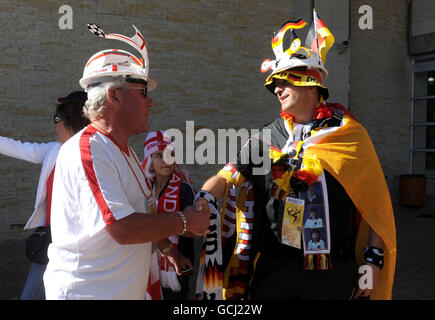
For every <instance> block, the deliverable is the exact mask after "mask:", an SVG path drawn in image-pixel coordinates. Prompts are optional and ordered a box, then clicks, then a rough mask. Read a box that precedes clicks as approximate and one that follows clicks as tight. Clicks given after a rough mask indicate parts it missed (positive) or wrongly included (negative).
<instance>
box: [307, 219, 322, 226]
mask: <svg viewBox="0 0 435 320" xmlns="http://www.w3.org/2000/svg"><path fill="white" fill-rule="evenodd" d="M304 228H323V220H322V218H318V219H308V220H307V221H306V222H305V226H304Z"/></svg>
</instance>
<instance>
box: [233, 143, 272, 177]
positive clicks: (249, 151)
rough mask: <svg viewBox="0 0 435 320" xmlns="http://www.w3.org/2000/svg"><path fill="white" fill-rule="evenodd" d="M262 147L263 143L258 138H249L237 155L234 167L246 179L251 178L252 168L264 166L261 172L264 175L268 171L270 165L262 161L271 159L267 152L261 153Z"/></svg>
mask: <svg viewBox="0 0 435 320" xmlns="http://www.w3.org/2000/svg"><path fill="white" fill-rule="evenodd" d="M263 148H264V145H263V142H262V141H261V140H260V139H258V138H250V139H249V140H248V141H247V142H246V144H245V145H244V146H243V147H242V149H241V150H240V152H239V154H238V155H237V163H236V164H235V167H236V169H237V171H239V172H240V173H241V174H242V175H243V176H244V177H245V178H246V179H251V178H252V176H253V169H254V168H264V172H262V174H264V175H265V174H267V173H269V170H270V166H267V165H265V163H264V161H271V160H270V159H269V156H268V155H267V154H266V155H264V154H263ZM263 156H264V157H267V158H264V157H263ZM262 170H263V169H262Z"/></svg>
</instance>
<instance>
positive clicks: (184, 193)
mask: <svg viewBox="0 0 435 320" xmlns="http://www.w3.org/2000/svg"><path fill="white" fill-rule="evenodd" d="M194 199H195V191H194V190H193V187H192V186H191V185H190V184H188V183H186V182H184V181H183V182H182V183H181V187H180V210H181V211H183V210H184V209H186V207H188V206H191V205H192V204H193V200H194Z"/></svg>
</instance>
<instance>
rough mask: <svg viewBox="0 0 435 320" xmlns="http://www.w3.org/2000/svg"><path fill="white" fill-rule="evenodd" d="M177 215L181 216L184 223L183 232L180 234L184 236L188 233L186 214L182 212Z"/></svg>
mask: <svg viewBox="0 0 435 320" xmlns="http://www.w3.org/2000/svg"><path fill="white" fill-rule="evenodd" d="M176 213H177V214H178V215H179V216H180V218H181V220H182V221H183V231H182V232H181V233H180V235H182V234H184V233H185V232H186V231H187V221H186V217H185V216H184V214H183V213H182V212H181V211H177V212H176Z"/></svg>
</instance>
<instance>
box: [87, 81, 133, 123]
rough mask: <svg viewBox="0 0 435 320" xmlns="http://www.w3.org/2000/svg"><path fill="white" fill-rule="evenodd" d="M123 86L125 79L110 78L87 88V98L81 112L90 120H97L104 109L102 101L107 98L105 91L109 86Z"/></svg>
mask: <svg viewBox="0 0 435 320" xmlns="http://www.w3.org/2000/svg"><path fill="white" fill-rule="evenodd" d="M124 86H125V81H121V80H112V81H107V82H103V83H101V84H99V85H98V86H96V87H94V88H92V89H89V90H88V91H87V92H88V100H87V101H86V102H85V105H84V106H83V114H84V115H85V117H86V118H88V119H89V120H90V121H91V122H92V121H94V120H98V119H99V118H100V117H101V115H102V113H103V110H104V103H105V102H106V99H107V93H108V91H109V88H115V89H119V88H123V87H124Z"/></svg>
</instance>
